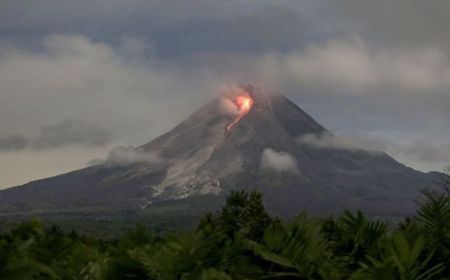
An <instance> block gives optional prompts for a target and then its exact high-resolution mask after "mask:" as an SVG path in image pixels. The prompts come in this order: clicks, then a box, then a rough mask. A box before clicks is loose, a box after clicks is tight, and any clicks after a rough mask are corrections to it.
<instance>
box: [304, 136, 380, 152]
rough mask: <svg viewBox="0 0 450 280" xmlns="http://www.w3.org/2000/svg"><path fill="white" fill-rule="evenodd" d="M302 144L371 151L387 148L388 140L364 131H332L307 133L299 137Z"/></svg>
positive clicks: (322, 147)
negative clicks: (369, 134) (351, 132)
mask: <svg viewBox="0 0 450 280" xmlns="http://www.w3.org/2000/svg"><path fill="white" fill-rule="evenodd" d="M298 143H299V144H301V145H309V146H311V147H315V148H319V149H342V150H358V149H363V150H367V151H371V152H375V153H376V152H381V151H384V150H385V149H386V144H387V143H386V141H385V140H382V139H376V138H373V137H370V136H368V135H366V134H363V133H353V134H341V135H333V134H331V133H322V134H307V135H304V136H302V137H300V138H299V139H298Z"/></svg>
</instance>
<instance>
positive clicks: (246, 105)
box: [227, 95, 253, 131]
mask: <svg viewBox="0 0 450 280" xmlns="http://www.w3.org/2000/svg"><path fill="white" fill-rule="evenodd" d="M233 103H234V104H235V105H236V108H237V111H238V115H237V117H236V118H235V119H234V121H233V122H232V123H230V124H229V125H228V126H227V131H230V129H232V128H233V126H235V125H236V124H237V123H238V122H239V121H240V120H241V119H242V118H243V117H244V116H245V115H247V113H248V112H249V111H250V109H251V108H252V106H253V99H251V97H250V96H246V95H239V96H238V97H236V99H235V100H234V101H233Z"/></svg>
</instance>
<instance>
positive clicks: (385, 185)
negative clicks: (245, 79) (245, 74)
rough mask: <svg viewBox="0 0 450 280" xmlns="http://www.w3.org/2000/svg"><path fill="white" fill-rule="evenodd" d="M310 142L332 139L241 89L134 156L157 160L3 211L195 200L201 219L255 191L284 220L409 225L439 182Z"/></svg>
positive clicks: (108, 168) (289, 107) (137, 207)
mask: <svg viewBox="0 0 450 280" xmlns="http://www.w3.org/2000/svg"><path fill="white" fill-rule="evenodd" d="M241 95H245V98H248V100H247V99H246V101H251V104H250V103H248V104H247V105H248V106H249V107H248V108H247V109H248V110H245V111H244V110H241V111H240V110H239V109H240V108H238V109H236V108H234V107H239V106H238V105H239V104H238V103H239V102H237V101H236V100H238V99H237V96H241ZM233 102H234V103H233ZM250 105H251V107H250ZM233 106H234V107H233ZM234 122H235V125H234V126H233V127H232V128H231V129H229V130H228V129H227V127H229V126H230V124H233V123H234ZM311 134H313V135H322V134H330V132H329V131H327V130H326V129H325V128H324V127H322V126H321V125H320V124H318V123H317V122H316V121H315V120H314V119H313V118H311V117H310V116H309V115H308V114H306V113H305V112H304V111H303V110H301V109H300V108H299V107H298V106H297V105H295V104H294V103H292V102H291V101H290V100H288V99H287V98H285V97H284V96H282V95H276V94H272V95H266V94H264V93H261V92H260V90H259V89H257V88H255V87H252V86H245V87H243V88H242V89H241V90H239V91H238V92H233V93H230V94H227V95H222V96H220V97H218V98H216V99H214V100H212V101H211V102H210V103H208V104H206V105H205V106H204V107H202V108H200V109H199V110H198V111H196V112H194V113H193V114H192V115H191V116H189V117H188V118H187V119H186V120H185V121H183V122H182V123H180V124H179V125H178V126H176V127H175V128H174V129H172V130H170V131H169V132H167V133H165V134H163V135H161V136H160V137H158V138H156V139H154V140H153V141H151V142H149V143H147V144H145V145H143V146H140V147H137V148H136V149H135V151H133V152H134V153H136V154H143V155H151V156H152V158H153V159H154V160H152V161H136V162H125V163H117V162H115V163H112V162H108V161H106V162H105V163H103V164H101V165H98V166H93V167H88V168H85V169H81V170H77V171H74V172H71V173H68V174H64V175H60V176H56V177H53V178H48V179H44V180H39V181H35V182H31V183H28V184H26V185H23V186H19V187H15V188H11V189H7V190H4V191H0V205H1V208H0V210H1V211H2V212H3V213H14V212H22V213H23V212H27V211H41V212H42V211H44V212H45V211H67V210H73V211H82V210H83V211H84V210H85V209H90V210H91V211H93V213H95V211H99V209H102V210H110V209H115V210H118V211H127V210H129V209H133V211H137V212H139V211H141V210H142V209H143V210H142V211H144V210H146V209H152V207H156V205H161V204H164V203H168V202H170V203H171V204H174V205H176V204H177V203H184V204H186V202H187V204H189V203H190V201H193V200H195V204H192V203H191V204H190V205H191V207H193V208H196V209H197V210H198V211H199V212H202V211H203V210H202V209H204V210H205V211H206V210H208V209H210V203H208V202H209V201H213V200H214V201H215V200H216V198H217V201H221V200H222V198H223V196H224V195H225V194H226V193H227V192H228V191H230V190H232V189H258V190H261V191H262V192H263V193H264V194H265V200H266V201H265V203H266V206H267V207H268V209H269V210H270V211H272V212H273V213H275V214H278V215H280V216H284V217H289V216H292V215H294V214H296V213H298V212H299V211H301V210H308V211H309V212H312V213H316V214H330V213H336V212H340V211H342V210H343V209H344V208H350V209H362V210H364V211H366V212H367V213H368V214H371V215H381V216H403V215H407V214H409V213H411V212H412V211H414V208H415V203H414V199H416V198H417V196H418V191H419V189H420V188H423V187H427V186H430V185H432V184H433V183H434V182H435V181H436V176H437V175H436V174H434V173H429V174H426V173H422V172H418V171H415V170H413V169H411V168H408V167H406V166H404V165H402V164H400V163H399V162H397V161H395V160H394V159H393V158H391V157H390V156H388V155H387V154H385V153H381V152H372V151H364V150H359V149H351V150H349V149H345V150H344V149H336V148H317V147H313V146H311V145H305V144H301V143H299V138H300V137H302V136H305V135H311ZM206 205H208V207H207V206H206ZM216 206H219V204H217V205H216ZM213 208H214V207H213ZM180 211H182V210H180ZM34 213H36V212H34Z"/></svg>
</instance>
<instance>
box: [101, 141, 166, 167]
mask: <svg viewBox="0 0 450 280" xmlns="http://www.w3.org/2000/svg"><path fill="white" fill-rule="evenodd" d="M160 162H161V159H160V158H159V157H158V156H157V155H155V154H154V153H150V152H147V151H144V150H142V149H139V148H136V147H125V146H120V147H115V148H114V149H112V150H111V151H110V152H109V154H108V157H107V158H106V160H105V161H104V162H103V163H104V164H106V165H114V166H121V165H130V164H133V163H153V164H156V163H160Z"/></svg>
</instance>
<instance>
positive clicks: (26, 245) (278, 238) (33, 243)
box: [0, 191, 450, 280]
mask: <svg viewBox="0 0 450 280" xmlns="http://www.w3.org/2000/svg"><path fill="white" fill-rule="evenodd" d="M449 260H450V198H449V196H448V195H447V194H446V193H445V192H441V193H433V192H426V193H424V199H423V201H422V202H421V203H420V205H419V209H418V211H417V215H416V216H415V217H409V218H407V219H405V220H404V221H403V222H401V223H399V224H398V226H397V227H396V228H395V229H392V230H391V229H390V230H388V227H387V224H386V223H385V222H382V221H376V220H371V219H369V218H368V217H366V216H365V215H364V214H363V213H361V212H356V213H352V212H350V211H344V212H343V213H342V215H340V216H338V217H329V218H312V217H308V216H307V215H306V214H300V215H299V216H298V217H297V218H295V219H293V220H291V221H289V222H282V221H280V220H278V219H275V218H271V217H270V216H269V214H268V213H267V212H266V211H265V209H264V207H263V203H262V196H261V194H260V193H258V192H250V193H248V192H243V191H240V192H232V193H230V195H229V197H228V198H227V203H226V205H225V206H224V207H223V209H222V210H221V211H220V212H219V213H217V214H208V215H205V217H204V218H203V219H202V220H201V222H200V223H199V225H198V227H197V228H196V229H194V230H191V231H186V232H174V233H169V234H164V235H163V236H158V235H156V234H155V233H152V232H150V231H149V230H148V229H147V227H145V226H143V225H141V226H137V227H136V228H135V229H134V230H132V231H130V232H129V233H128V234H126V235H124V236H122V237H120V238H117V239H114V240H104V239H99V238H93V237H89V238H88V237H83V236H79V235H78V234H76V233H74V232H65V231H64V229H63V228H58V227H56V226H53V227H49V228H46V227H44V226H43V225H42V224H41V223H40V222H38V221H35V220H31V221H29V222H26V223H22V224H19V225H17V226H16V227H15V228H14V229H12V230H11V231H9V232H8V233H6V234H4V235H0V279H169V280H170V279H186V280H190V279H200V280H231V279H335V280H338V279H402V280H403V279H405V280H406V279H417V280H425V279H448V278H449V276H450V271H449V267H450V261H449Z"/></svg>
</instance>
